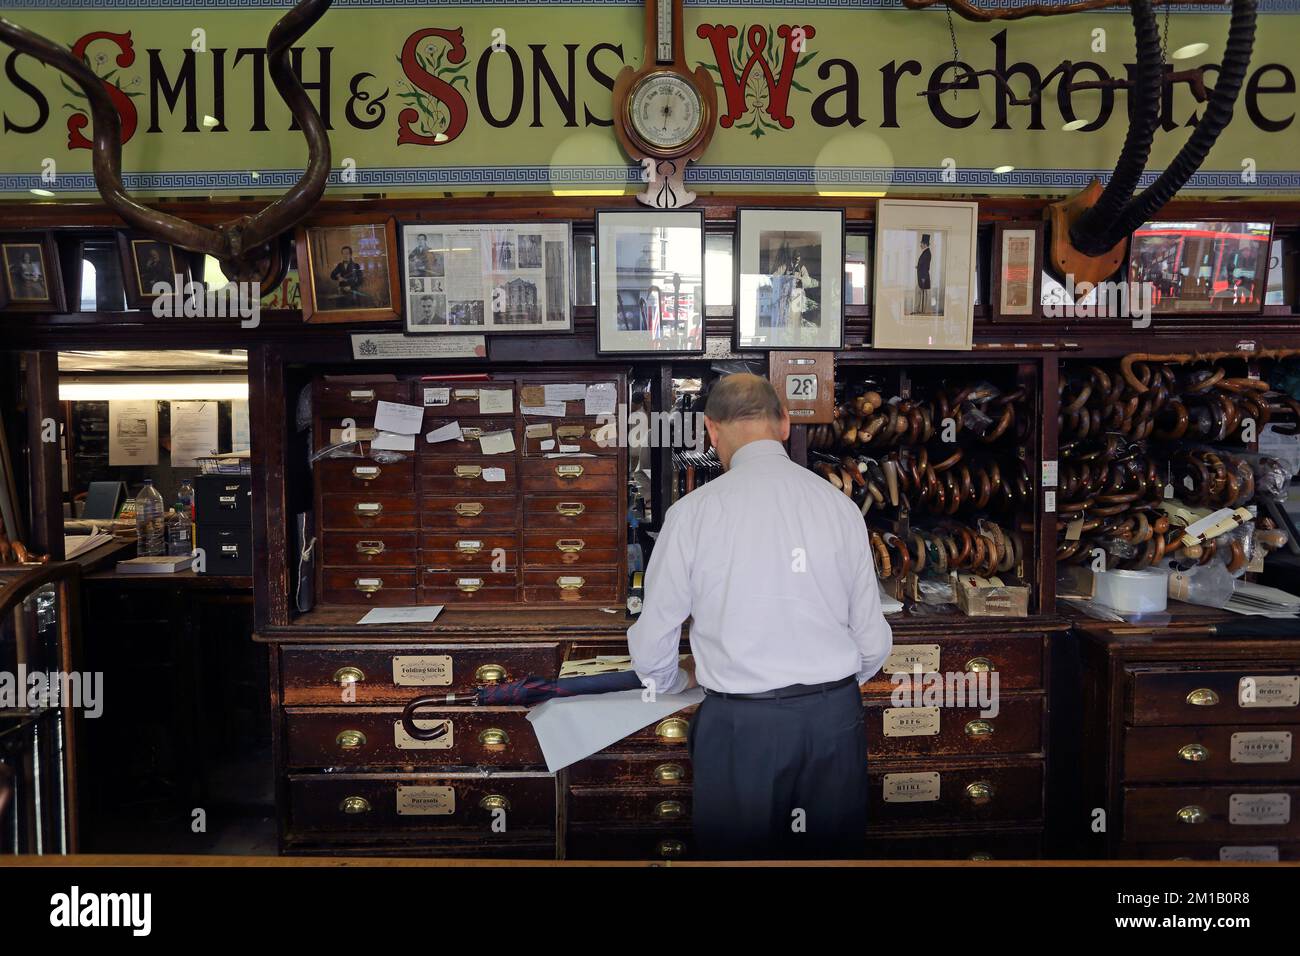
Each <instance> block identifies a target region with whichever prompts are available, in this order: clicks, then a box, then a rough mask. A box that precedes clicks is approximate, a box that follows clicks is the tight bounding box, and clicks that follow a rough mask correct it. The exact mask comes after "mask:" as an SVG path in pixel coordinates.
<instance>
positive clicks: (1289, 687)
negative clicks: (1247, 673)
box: [1237, 674, 1300, 707]
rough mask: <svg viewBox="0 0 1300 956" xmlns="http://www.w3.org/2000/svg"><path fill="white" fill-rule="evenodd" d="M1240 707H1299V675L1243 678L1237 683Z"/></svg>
mask: <svg viewBox="0 0 1300 956" xmlns="http://www.w3.org/2000/svg"><path fill="white" fill-rule="evenodd" d="M1237 703H1238V704H1240V705H1241V706H1242V707H1300V675H1297V676H1294V677H1292V676H1289V675H1288V676H1277V675H1273V674H1269V675H1259V676H1253V677H1243V678H1242V679H1241V680H1239V681H1238V682H1237Z"/></svg>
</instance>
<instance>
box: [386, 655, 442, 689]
mask: <svg viewBox="0 0 1300 956" xmlns="http://www.w3.org/2000/svg"><path fill="white" fill-rule="evenodd" d="M393 683H394V684H396V685H397V686H398V687H446V686H447V685H448V684H450V683H451V655H450V654H420V655H413V656H399V657H394V658H393Z"/></svg>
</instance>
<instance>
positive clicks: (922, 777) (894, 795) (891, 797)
mask: <svg viewBox="0 0 1300 956" xmlns="http://www.w3.org/2000/svg"><path fill="white" fill-rule="evenodd" d="M884 797H885V802H886V803H932V802H934V801H935V800H938V799H939V775H938V774H937V773H887V774H885V784H884Z"/></svg>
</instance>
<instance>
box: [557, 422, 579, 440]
mask: <svg viewBox="0 0 1300 956" xmlns="http://www.w3.org/2000/svg"><path fill="white" fill-rule="evenodd" d="M586 433H587V429H585V428H584V427H583V426H581V425H558V426H556V429H555V437H556V438H558V439H560V440H564V439H565V438H581V437H582V436H583V435H585V434H586Z"/></svg>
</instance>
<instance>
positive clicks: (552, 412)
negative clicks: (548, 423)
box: [519, 402, 565, 418]
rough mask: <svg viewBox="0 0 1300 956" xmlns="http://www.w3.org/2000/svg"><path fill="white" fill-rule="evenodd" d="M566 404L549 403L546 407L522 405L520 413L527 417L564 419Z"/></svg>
mask: <svg viewBox="0 0 1300 956" xmlns="http://www.w3.org/2000/svg"><path fill="white" fill-rule="evenodd" d="M564 409H565V405H564V402H547V403H546V404H545V405H521V406H519V411H520V412H522V413H523V414H525V415H545V416H546V417H548V418H563V417H564V415H565V411H564Z"/></svg>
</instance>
